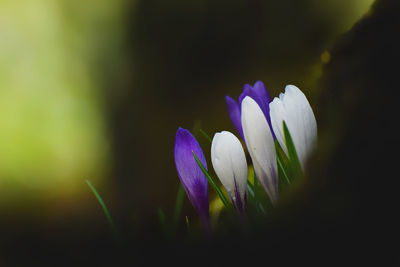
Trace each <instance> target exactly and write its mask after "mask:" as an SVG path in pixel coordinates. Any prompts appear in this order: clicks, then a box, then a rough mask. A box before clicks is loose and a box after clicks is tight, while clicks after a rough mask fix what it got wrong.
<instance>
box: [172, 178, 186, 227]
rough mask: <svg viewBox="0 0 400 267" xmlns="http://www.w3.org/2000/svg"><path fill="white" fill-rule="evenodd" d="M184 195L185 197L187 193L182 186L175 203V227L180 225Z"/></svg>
mask: <svg viewBox="0 0 400 267" xmlns="http://www.w3.org/2000/svg"><path fill="white" fill-rule="evenodd" d="M184 195H185V191H184V189H183V186H182V184H181V185H180V186H179V189H178V193H177V196H176V203H175V209H174V217H173V221H174V225H177V224H178V221H179V217H180V216H181V211H182V205H183V197H184Z"/></svg>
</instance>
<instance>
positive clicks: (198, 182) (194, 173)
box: [175, 128, 210, 233]
mask: <svg viewBox="0 0 400 267" xmlns="http://www.w3.org/2000/svg"><path fill="white" fill-rule="evenodd" d="M193 153H194V154H195V155H196V157H197V158H198V159H199V160H200V162H201V163H202V164H203V166H204V167H205V168H206V169H207V162H206V158H205V157H204V154H203V151H202V150H201V147H200V145H199V143H198V142H197V141H196V139H195V138H194V137H193V135H192V134H191V133H190V132H189V131H188V130H186V129H183V128H179V129H178V131H177V132H176V137H175V166H176V170H177V172H178V176H179V179H180V181H181V183H182V185H183V188H184V189H185V191H186V194H187V196H188V198H189V200H190V202H191V203H192V205H193V207H194V208H195V209H196V211H197V213H198V214H199V216H200V219H201V220H202V222H203V225H204V227H205V228H206V231H207V232H208V233H209V231H210V221H209V202H208V181H207V178H206V177H205V175H204V173H203V172H202V171H201V169H200V167H199V166H198V165H197V162H196V160H195V158H194V156H193Z"/></svg>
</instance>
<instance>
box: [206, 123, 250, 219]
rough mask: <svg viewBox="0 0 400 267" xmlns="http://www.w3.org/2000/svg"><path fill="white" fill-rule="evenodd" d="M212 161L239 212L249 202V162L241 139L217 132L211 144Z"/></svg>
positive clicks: (225, 132) (241, 212)
mask: <svg viewBox="0 0 400 267" xmlns="http://www.w3.org/2000/svg"><path fill="white" fill-rule="evenodd" d="M211 161H212V164H213V167H214V170H215V172H216V174H217V175H218V177H219V179H220V180H221V183H222V185H223V186H224V187H225V190H226V192H227V193H228V196H229V198H230V199H231V202H232V204H233V206H234V207H235V209H236V210H237V211H238V213H239V214H243V213H244V210H245V207H246V203H247V162H246V156H245V154H244V151H243V147H242V144H241V143H240V141H239V139H238V138H237V137H236V136H234V135H233V134H232V133H230V132H227V131H223V132H221V133H216V134H215V135H214V138H213V140H212V144H211Z"/></svg>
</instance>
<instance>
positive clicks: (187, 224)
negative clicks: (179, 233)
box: [185, 216, 190, 233]
mask: <svg viewBox="0 0 400 267" xmlns="http://www.w3.org/2000/svg"><path fill="white" fill-rule="evenodd" d="M185 217H186V220H185V221H186V229H187V232H188V233H189V232H190V223H189V218H188V216H185Z"/></svg>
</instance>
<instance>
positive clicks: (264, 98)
mask: <svg viewBox="0 0 400 267" xmlns="http://www.w3.org/2000/svg"><path fill="white" fill-rule="evenodd" d="M246 96H249V97H251V98H252V99H253V100H254V101H256V103H257V104H258V105H259V106H260V108H261V110H262V112H263V113H264V116H265V118H266V119H267V122H268V125H269V127H270V129H272V125H271V118H270V115H269V103H270V102H271V98H270V97H269V94H268V91H267V89H266V88H265V86H264V84H263V82H262V81H257V82H256V83H255V84H254V86H251V85H250V84H245V85H244V86H243V92H242V94H241V95H240V96H239V99H238V100H239V102H236V100H235V99H233V98H232V97H230V96H228V95H227V96H226V97H225V100H226V104H227V106H228V113H229V117H230V119H231V121H232V123H233V126H235V128H236V130H237V131H238V133H239V135H240V136H241V137H242V139H243V140H244V134H243V128H242V122H241V114H242V112H241V105H242V101H243V99H244V98H245V97H246ZM272 136H273V137H274V139H275V135H274V133H272Z"/></svg>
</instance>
